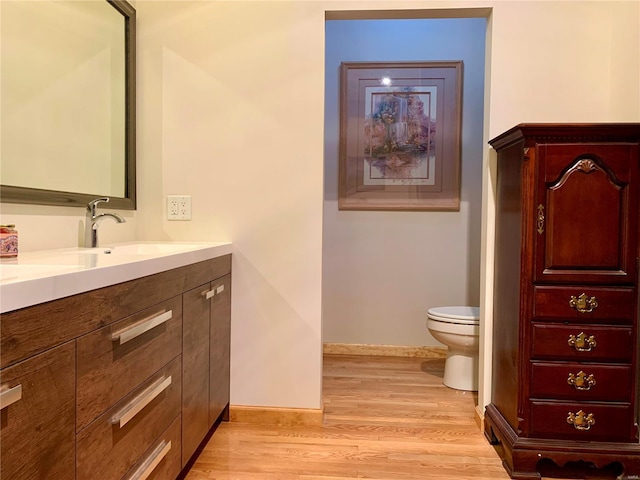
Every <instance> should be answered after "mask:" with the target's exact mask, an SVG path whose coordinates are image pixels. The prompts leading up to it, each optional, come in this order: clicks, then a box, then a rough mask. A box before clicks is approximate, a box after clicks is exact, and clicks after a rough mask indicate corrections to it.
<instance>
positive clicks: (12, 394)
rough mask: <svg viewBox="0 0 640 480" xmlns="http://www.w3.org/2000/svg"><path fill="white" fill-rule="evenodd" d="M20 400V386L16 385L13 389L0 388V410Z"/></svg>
mask: <svg viewBox="0 0 640 480" xmlns="http://www.w3.org/2000/svg"><path fill="white" fill-rule="evenodd" d="M21 398H22V384H18V385H16V386H15V387H13V388H7V387H6V386H4V387H2V388H0V410H2V409H3V408H5V407H8V406H9V405H11V404H12V403H16V402H17V401H18V400H20V399H21Z"/></svg>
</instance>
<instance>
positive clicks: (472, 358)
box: [442, 349, 478, 392]
mask: <svg viewBox="0 0 640 480" xmlns="http://www.w3.org/2000/svg"><path fill="white" fill-rule="evenodd" d="M442 383H444V384H445V385H446V386H447V387H449V388H453V389H455V390H467V391H473V392H475V391H477V390H478V355H465V354H464V353H460V352H452V351H451V349H449V350H448V351H447V359H446V360H445V364H444V379H443V380H442Z"/></svg>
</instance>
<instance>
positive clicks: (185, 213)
mask: <svg viewBox="0 0 640 480" xmlns="http://www.w3.org/2000/svg"><path fill="white" fill-rule="evenodd" d="M167 220H191V195H167Z"/></svg>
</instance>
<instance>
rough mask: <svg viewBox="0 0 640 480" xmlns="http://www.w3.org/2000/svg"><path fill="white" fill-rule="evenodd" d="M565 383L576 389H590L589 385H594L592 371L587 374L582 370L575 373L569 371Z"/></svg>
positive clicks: (594, 380)
mask: <svg viewBox="0 0 640 480" xmlns="http://www.w3.org/2000/svg"><path fill="white" fill-rule="evenodd" d="M567 383H568V384H569V385H571V386H572V387H573V388H575V389H576V390H591V387H593V386H595V384H596V379H595V377H594V376H593V373H592V374H590V375H587V374H586V373H584V372H583V371H582V370H580V371H579V372H578V373H576V374H575V375H574V374H573V373H570V374H569V377H568V378H567Z"/></svg>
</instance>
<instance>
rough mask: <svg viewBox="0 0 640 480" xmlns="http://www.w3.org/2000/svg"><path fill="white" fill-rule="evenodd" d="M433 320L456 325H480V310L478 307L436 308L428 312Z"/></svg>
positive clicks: (428, 315)
mask: <svg viewBox="0 0 640 480" xmlns="http://www.w3.org/2000/svg"><path fill="white" fill-rule="evenodd" d="M427 317H428V318H430V319H431V320H435V321H437V322H444V323H453V324H456V325H479V324H480V309H479V308H478V307H466V306H465V307H458V306H453V307H435V308H430V309H429V310H427Z"/></svg>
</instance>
